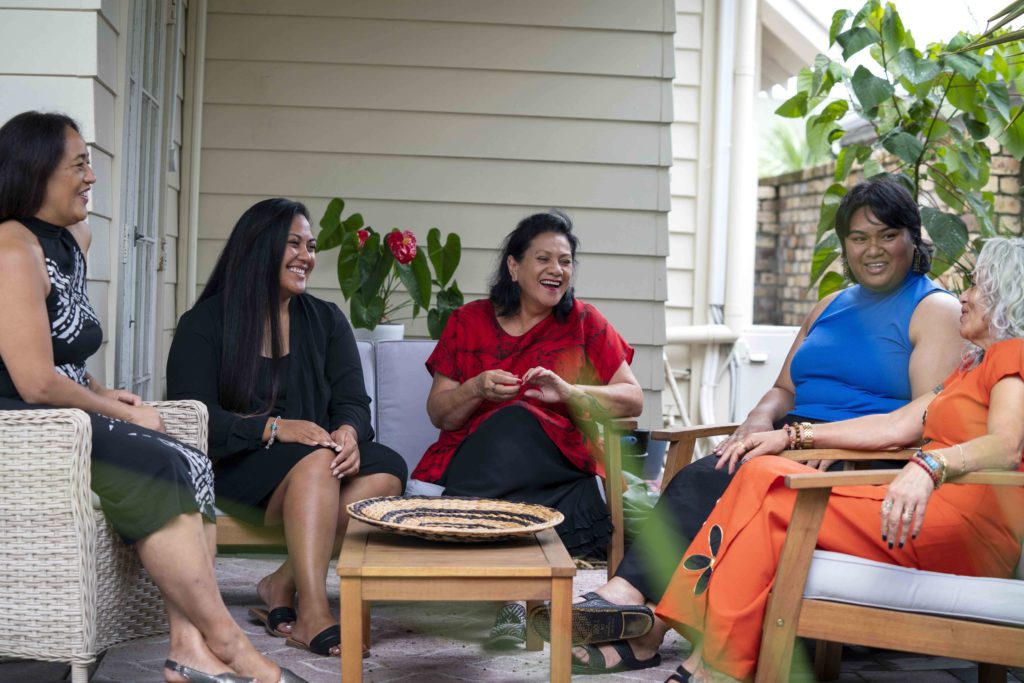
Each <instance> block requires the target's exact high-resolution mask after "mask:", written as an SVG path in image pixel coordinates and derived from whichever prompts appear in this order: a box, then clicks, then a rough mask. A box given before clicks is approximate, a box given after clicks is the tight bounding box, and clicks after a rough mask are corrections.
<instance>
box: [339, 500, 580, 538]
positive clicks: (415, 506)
mask: <svg viewBox="0 0 1024 683" xmlns="http://www.w3.org/2000/svg"><path fill="white" fill-rule="evenodd" d="M348 514H349V515H351V516H352V517H354V518H356V519H358V520H360V521H363V522H366V523H367V524H372V525H374V526H377V527H380V528H382V529H388V530H390V531H394V532H395V533H398V534H405V535H408V536H419V537H421V538H426V539H430V540H432V541H454V542H456V543H471V542H475V541H501V540H505V539H509V538H517V537H521V536H528V535H530V534H533V533H536V532H538V531H542V530H544V529H547V528H550V527H553V526H557V525H558V524H561V523H562V520H563V519H564V517H563V516H562V513H561V512H558V511H557V510H552V509H551V508H547V507H544V506H543V505H530V504H527V503H513V502H511V501H507V500H492V499H490V498H460V497H455V496H437V497H435V496H382V497H379V498H367V499H366V500H359V501H356V502H355V503H351V504H349V506H348Z"/></svg>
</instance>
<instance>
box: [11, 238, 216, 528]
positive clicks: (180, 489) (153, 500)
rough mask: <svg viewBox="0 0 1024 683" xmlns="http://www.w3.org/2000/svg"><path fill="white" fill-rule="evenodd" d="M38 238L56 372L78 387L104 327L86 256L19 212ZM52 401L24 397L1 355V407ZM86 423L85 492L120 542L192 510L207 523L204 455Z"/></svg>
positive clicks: (121, 427)
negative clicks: (93, 301)
mask: <svg viewBox="0 0 1024 683" xmlns="http://www.w3.org/2000/svg"><path fill="white" fill-rule="evenodd" d="M18 220H19V222H20V223H21V224H22V225H24V226H25V227H26V228H28V229H29V230H30V231H31V232H32V234H34V235H35V236H36V238H37V239H38V240H39V245H40V246H41V247H42V249H43V256H44V258H45V261H46V270H47V273H48V274H49V276H50V294H49V296H47V297H46V314H47V317H48V318H49V320H50V338H51V341H52V343H53V361H54V366H55V369H56V371H57V372H58V373H60V374H62V375H64V376H65V377H68V378H69V379H71V380H72V381H75V382H78V383H79V384H81V385H83V386H85V385H86V384H87V383H86V378H85V374H86V371H85V361H86V359H87V358H88V357H89V356H91V355H92V354H93V353H95V352H96V351H97V350H98V349H99V347H100V344H101V342H102V341H103V330H102V329H101V328H100V324H99V320H98V319H97V317H96V313H95V311H94V310H93V308H92V306H91V305H89V299H88V296H87V294H86V287H85V282H86V280H85V257H84V256H83V254H82V251H81V250H80V249H79V248H78V243H77V242H76V241H75V238H74V236H73V235H72V234H71V233H70V232H69V231H68V230H66V229H65V228H61V227H58V226H56V225H51V224H50V223H46V222H45V221H42V220H39V219H38V218H19V219H18ZM53 407H54V406H47V405H33V404H29V403H25V402H24V401H23V400H22V398H21V396H20V395H19V394H18V390H17V388H16V387H15V386H14V382H13V381H12V379H11V375H10V372H9V371H8V369H7V366H6V365H5V364H4V361H3V359H2V358H0V410H32V409H43V408H53ZM89 417H90V419H91V421H92V467H91V473H92V490H93V491H94V492H95V493H96V495H97V496H99V499H100V503H101V504H102V507H103V513H104V515H105V516H106V518H107V520H108V521H109V522H110V523H111V525H112V526H113V527H114V529H115V530H116V531H117V532H118V534H120V536H121V537H122V538H123V539H124V540H125V541H126V542H127V543H134V542H135V541H138V540H140V539H143V538H145V537H146V536H148V535H149V534H151V533H153V532H154V531H156V530H158V529H160V528H161V527H163V526H164V525H165V524H167V522H168V521H170V520H171V519H172V518H173V517H176V516H178V515H180V514H185V513H194V512H199V513H201V514H202V515H203V516H204V517H206V518H207V519H208V520H209V521H211V522H213V521H214V519H215V518H214V509H213V473H212V470H211V467H210V460H209V458H207V457H206V455H205V454H204V453H201V452H200V451H197V450H195V449H193V448H190V447H188V446H185V445H184V444H181V443H179V442H177V441H175V440H174V439H171V438H170V437H168V436H167V435H165V434H161V433H159V432H154V431H152V430H149V429H145V428H143V427H139V426H137V425H134V424H132V423H130V422H124V421H122V420H117V419H114V418H110V417H107V416H105V415H99V414H96V413H89Z"/></svg>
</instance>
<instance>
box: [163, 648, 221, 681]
mask: <svg viewBox="0 0 1024 683" xmlns="http://www.w3.org/2000/svg"><path fill="white" fill-rule="evenodd" d="M167 659H170V660H173V661H175V662H177V663H178V664H181V665H183V666H187V667H189V668H192V669H196V670H197V671H202V672H204V673H208V674H211V675H213V676H217V675H219V674H222V673H225V672H229V673H237V672H236V671H234V670H233V669H232V668H231V667H230V666H228V665H227V664H225V663H224V662H222V661H221V660H220V659H219V658H218V657H217V656H216V655H214V654H213V653H212V652H210V648H208V647H206V644H205V643H203V642H201V641H200V642H199V643H195V642H192V643H187V644H185V643H172V644H171V650H170V652H168V653H167ZM164 680H165V681H167V683H188V679H186V678H185V677H184V676H182V675H181V674H179V673H175V672H174V671H171V670H170V669H167V668H165V669H164Z"/></svg>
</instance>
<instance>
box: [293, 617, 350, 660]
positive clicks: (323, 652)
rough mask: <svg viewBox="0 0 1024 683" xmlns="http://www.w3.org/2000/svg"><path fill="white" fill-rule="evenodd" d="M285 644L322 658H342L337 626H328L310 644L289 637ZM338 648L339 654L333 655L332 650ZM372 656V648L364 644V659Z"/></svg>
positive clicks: (339, 629)
mask: <svg viewBox="0 0 1024 683" xmlns="http://www.w3.org/2000/svg"><path fill="white" fill-rule="evenodd" d="M284 644H285V645H287V646H288V647H294V648H297V649H299V650H305V651H306V652H312V653H313V654H315V655H320V656H321V657H340V656H341V627H340V626H338V625H337V624H334V625H333V626H328V627H327V628H325V629H324V630H323V631H320V633H318V634H316V635H315V636H313V639H312V640H311V641H309V642H308V643H304V642H302V641H301V640H296V639H295V638H291V637H289V638H288V640H286V641H284ZM332 647H337V648H338V654H336V655H332V654H331V648H332ZM369 656H370V648H368V647H366V644H365V643H364V644H363V658H364V659H365V658H366V657H369Z"/></svg>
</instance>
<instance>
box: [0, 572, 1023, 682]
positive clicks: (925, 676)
mask: <svg viewBox="0 0 1024 683" xmlns="http://www.w3.org/2000/svg"><path fill="white" fill-rule="evenodd" d="M275 566H276V560H274V559H271V558H268V557H266V556H253V557H249V558H245V557H222V558H220V559H218V561H217V574H218V578H219V581H220V585H221V589H222V591H223V593H224V599H225V601H226V602H227V603H228V607H229V608H230V609H231V613H232V614H233V615H234V616H235V618H236V619H237V620H238V621H239V623H241V624H242V626H243V628H244V629H245V631H246V632H247V633H248V634H249V635H250V637H251V638H252V639H253V641H254V642H255V643H256V645H257V647H259V648H261V649H262V650H264V651H265V652H267V653H268V654H269V655H270V656H271V657H272V658H273V659H274V660H276V661H277V662H279V663H281V664H283V665H285V666H287V667H289V668H291V669H292V670H293V671H295V672H296V673H298V674H299V675H301V676H304V677H305V678H307V679H309V681H311V683H328V682H330V683H336V682H337V681H338V680H339V675H340V674H339V671H340V668H339V664H338V660H336V659H327V658H323V657H317V656H315V655H310V654H308V653H305V652H302V651H300V650H297V649H295V648H290V647H285V645H284V641H283V640H281V639H278V638H272V637H270V636H268V635H267V634H266V633H265V632H264V631H263V629H262V627H260V626H259V625H255V624H251V623H250V622H249V621H248V619H247V618H246V610H247V609H248V607H250V606H252V605H254V604H256V602H255V601H256V591H255V585H256V580H257V579H258V578H259V577H260V576H262V575H263V574H265V573H267V572H269V571H270V570H271V569H273V568H274V567H275ZM604 575H605V573H604V570H580V571H579V572H578V574H577V577H576V593H580V592H584V591H586V590H592V589H593V588H595V587H597V586H599V585H601V583H603V581H604ZM329 576H330V577H331V579H332V580H331V596H332V599H334V600H335V601H337V597H338V591H337V588H338V583H337V577H336V576H335V574H334V569H333V566H332V568H331V572H330V574H329ZM494 611H495V606H494V605H492V604H478V603H453V604H451V605H445V604H440V603H398V604H382V605H380V606H378V607H375V608H374V611H373V639H374V642H373V650H372V653H371V655H370V657H369V658H367V659H366V660H364V664H365V669H364V671H365V676H364V679H365V680H366V681H368V682H370V683H385V682H390V681H406V682H409V683H412V682H419V681H422V682H425V683H434V682H435V681H436V682H438V683H445V682H452V681H495V682H498V681H500V682H502V683H513V682H523V683H525V682H530V683H534V682H536V683H540V682H542V681H547V677H548V654H547V651H544V652H526V651H525V650H516V651H512V652H497V653H496V652H488V651H485V650H484V649H483V647H482V643H483V641H484V639H485V638H486V636H487V632H488V629H489V628H490V625H491V622H492V620H493V618H494ZM166 651H167V639H166V637H155V638H147V639H144V640H139V641H135V642H132V643H129V644H126V645H122V646H120V647H117V648H114V649H112V650H111V651H110V652H109V653H108V654H107V656H106V657H105V658H104V660H103V661H102V663H101V664H100V666H99V668H98V670H97V672H96V674H95V675H94V677H93V683H159V682H160V681H163V675H162V673H161V667H162V665H163V660H164V656H165V654H166ZM688 651H689V645H688V643H687V642H686V641H685V640H683V639H682V638H680V637H679V636H678V635H676V634H675V633H672V634H670V637H669V639H668V640H667V641H666V643H665V645H664V646H663V647H662V650H661V653H662V658H663V664H662V666H661V667H659V668H657V669H648V670H646V671H640V672H636V673H629V674H617V675H608V676H603V677H600V678H593V677H583V676H578V677H575V678H578V679H579V680H592V681H595V683H596V681H607V682H608V683H612V682H616V683H619V682H621V681H664V680H665V678H666V677H667V676H668V675H669V674H670V673H671V672H672V670H673V669H674V668H675V667H676V665H677V664H678V663H679V661H680V659H681V657H682V656H683V655H684V654H685V653H687V652H688ZM65 669H66V667H64V666H61V665H54V664H43V663H34V662H7V663H0V683H57V682H58V681H61V680H63V676H64V674H65ZM839 680H840V681H841V682H843V683H865V682H867V683H897V682H898V683H958V682H961V681H966V682H973V681H977V669H976V668H975V667H974V665H973V664H972V663H970V662H964V661H960V660H955V659H944V658H938V657H920V656H917V655H911V654H906V653H898V652H887V651H879V650H870V651H869V650H865V649H862V648H846V649H845V650H844V653H843V668H842V676H841V678H840V679H839ZM1007 681H1008V682H1011V683H1024V670H1017V671H1014V672H1013V673H1011V674H1008V675H1007Z"/></svg>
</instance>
